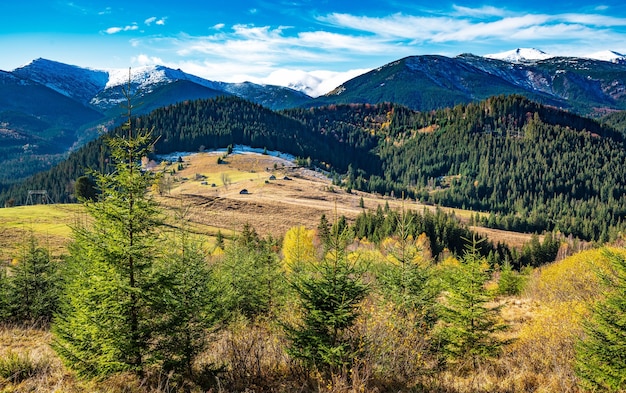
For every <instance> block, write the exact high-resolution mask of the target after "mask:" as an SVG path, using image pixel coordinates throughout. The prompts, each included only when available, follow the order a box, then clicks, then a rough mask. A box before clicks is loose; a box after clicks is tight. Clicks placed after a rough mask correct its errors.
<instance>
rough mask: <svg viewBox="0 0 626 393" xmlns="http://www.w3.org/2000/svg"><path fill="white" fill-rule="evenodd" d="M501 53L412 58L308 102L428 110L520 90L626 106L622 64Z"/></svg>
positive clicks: (596, 105)
mask: <svg viewBox="0 0 626 393" xmlns="http://www.w3.org/2000/svg"><path fill="white" fill-rule="evenodd" d="M505 55H506V54H502V56H501V57H502V58H504V59H506V60H501V59H493V58H486V57H480V56H474V55H471V54H464V55H459V56H457V57H454V58H448V57H444V56H411V57H407V58H404V59H401V60H398V61H394V62H392V63H389V64H387V65H385V66H382V67H380V68H377V69H375V70H373V71H370V72H368V73H366V74H364V75H361V76H358V77H356V78H354V79H352V80H350V81H348V82H346V83H344V84H342V85H341V86H339V87H337V88H336V89H335V90H333V91H332V92H330V93H328V94H326V95H324V96H322V97H319V98H317V99H315V100H314V101H313V102H314V103H315V104H317V105H322V104H323V105H327V104H331V103H351V102H354V103H371V104H375V103H380V102H395V103H398V104H402V105H406V106H408V107H409V108H412V109H415V110H432V109H436V108H442V107H446V106H453V105H456V104H459V103H469V102H473V101H479V100H483V99H486V98H488V97H490V96H494V95H500V94H520V95H524V96H525V97H528V98H530V99H531V100H535V101H538V102H542V103H544V104H547V105H552V106H556V107H559V108H563V109H567V110H570V111H573V112H576V113H579V114H583V115H590V116H600V115H603V114H605V113H607V112H609V111H613V110H623V109H626V64H625V63H622V62H619V61H617V62H608V61H600V60H593V59H587V58H573V57H571V58H570V57H549V55H545V54H544V55H541V56H539V55H538V54H534V55H529V54H528V53H513V54H508V55H506V56H505ZM516 55H517V57H516ZM524 55H525V56H529V58H526V57H524ZM533 57H534V58H533ZM537 58H540V59H537Z"/></svg>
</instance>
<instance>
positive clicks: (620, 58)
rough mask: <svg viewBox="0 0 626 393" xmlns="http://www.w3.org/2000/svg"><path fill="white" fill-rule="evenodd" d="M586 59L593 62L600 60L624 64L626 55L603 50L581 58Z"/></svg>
mask: <svg viewBox="0 0 626 393" xmlns="http://www.w3.org/2000/svg"><path fill="white" fill-rule="evenodd" d="M583 57H585V58H588V59H594V60H602V61H608V62H611V63H626V55H623V54H621V53H618V52H615V51H612V50H603V51H599V52H594V53H590V54H588V55H585V56H583Z"/></svg>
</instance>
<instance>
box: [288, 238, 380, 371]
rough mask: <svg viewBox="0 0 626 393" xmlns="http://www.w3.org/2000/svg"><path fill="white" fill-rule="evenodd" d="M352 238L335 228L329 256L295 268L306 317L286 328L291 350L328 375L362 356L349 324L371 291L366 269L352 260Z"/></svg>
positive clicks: (295, 281) (299, 299) (295, 287)
mask: <svg viewBox="0 0 626 393" xmlns="http://www.w3.org/2000/svg"><path fill="white" fill-rule="evenodd" d="M348 238H349V235H348V230H347V229H345V230H343V231H342V232H339V231H337V230H336V231H335V232H334V233H333V235H332V237H331V239H330V243H329V244H330V250H329V251H328V253H327V254H326V256H325V257H324V258H323V259H322V260H321V261H319V262H317V263H309V264H308V269H302V270H301V271H298V272H296V275H295V277H294V278H293V280H292V282H291V285H292V288H293V290H294V291H295V293H296V295H297V302H298V303H299V305H300V309H301V312H302V320H301V322H300V323H299V324H297V325H295V326H294V325H287V326H285V330H286V334H287V337H288V339H289V341H290V342H291V344H290V347H289V349H288V351H289V353H290V354H291V355H292V356H294V357H295V358H297V359H300V360H302V361H303V362H304V363H305V364H307V365H308V366H311V367H313V368H315V369H317V370H319V371H321V372H325V373H327V374H328V373H334V372H337V371H339V370H340V369H341V368H342V367H344V366H349V365H350V364H351V363H352V362H353V361H354V360H355V358H356V356H357V354H358V352H357V348H356V346H355V345H354V344H355V342H354V340H353V338H352V337H351V336H350V328H351V327H352V326H353V324H354V322H355V320H356V318H357V316H358V314H359V312H358V305H359V303H360V302H361V300H363V299H364V298H365V296H366V295H367V293H368V289H369V288H368V286H367V284H365V283H364V282H363V280H362V274H363V271H362V270H361V269H360V268H359V267H358V266H357V265H356V262H354V261H351V260H350V259H349V258H348V254H347V250H346V247H347V241H348Z"/></svg>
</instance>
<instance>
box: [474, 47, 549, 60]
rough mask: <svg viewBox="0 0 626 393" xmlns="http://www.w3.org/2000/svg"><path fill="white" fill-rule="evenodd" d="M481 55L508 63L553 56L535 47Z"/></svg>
mask: <svg viewBox="0 0 626 393" xmlns="http://www.w3.org/2000/svg"><path fill="white" fill-rule="evenodd" d="M483 57H486V58H489V59H497V60H503V61H508V62H510V63H524V62H532V61H537V60H545V59H549V58H551V57H554V56H552V55H549V54H547V53H546V52H544V51H542V50H539V49H535V48H517V49H513V50H510V51H506V52H500V53H492V54H488V55H484V56H483Z"/></svg>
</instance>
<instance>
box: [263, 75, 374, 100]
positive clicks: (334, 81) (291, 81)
mask: <svg viewBox="0 0 626 393" xmlns="http://www.w3.org/2000/svg"><path fill="white" fill-rule="evenodd" d="M368 71H370V70H369V69H355V70H349V71H346V72H334V71H322V70H317V71H303V70H290V69H278V70H275V71H273V72H272V73H271V74H270V75H268V76H267V77H265V78H260V79H258V80H257V83H262V84H268V85H277V86H285V87H290V88H292V89H296V90H300V91H304V92H305V93H306V94H308V95H310V96H311V97H318V96H321V95H323V94H326V93H328V92H329V91H331V90H333V89H334V88H336V87H337V86H340V85H341V84H342V83H344V82H346V81H348V80H350V79H352V78H354V77H357V76H359V75H362V74H364V73H366V72H368Z"/></svg>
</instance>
